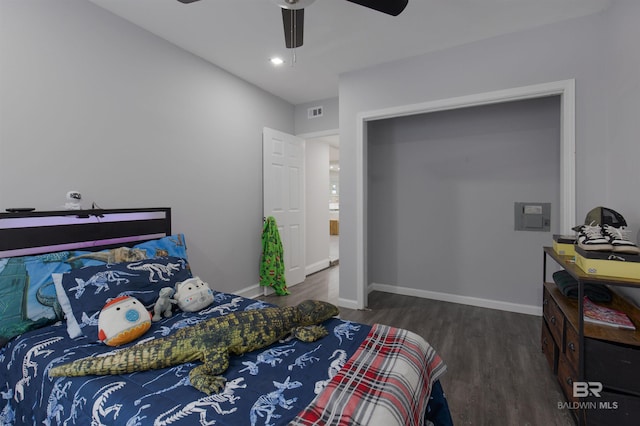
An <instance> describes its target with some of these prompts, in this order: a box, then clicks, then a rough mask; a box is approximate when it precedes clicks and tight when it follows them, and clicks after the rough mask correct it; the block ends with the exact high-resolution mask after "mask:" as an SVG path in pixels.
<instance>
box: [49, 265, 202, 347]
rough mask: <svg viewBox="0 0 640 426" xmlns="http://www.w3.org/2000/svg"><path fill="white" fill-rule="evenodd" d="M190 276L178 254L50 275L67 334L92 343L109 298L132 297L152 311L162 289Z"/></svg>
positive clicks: (96, 336) (95, 338) (96, 339)
mask: <svg viewBox="0 0 640 426" xmlns="http://www.w3.org/2000/svg"><path fill="white" fill-rule="evenodd" d="M189 278H191V269H190V268H189V264H188V263H187V260H186V259H183V258H179V257H165V258H157V259H145V260H141V261H137V262H123V263H113V264H107V265H98V266H88V267H85V268H80V269H74V270H72V271H69V272H65V273H64V274H54V275H53V281H54V283H55V286H56V292H57V294H58V301H59V302H60V305H61V306H62V309H63V311H64V314H65V316H66V318H67V332H68V333H69V337H71V338H76V337H80V336H83V335H84V336H86V337H88V338H89V340H90V341H92V342H93V341H98V340H99V339H98V316H99V314H100V311H101V310H102V308H103V307H104V305H105V304H106V303H107V302H108V301H110V300H112V299H115V298H116V297H120V296H133V297H135V298H136V299H138V300H140V302H141V303H142V304H143V305H144V306H145V307H146V308H147V309H148V310H152V309H153V305H154V303H155V302H156V300H157V299H158V293H159V291H160V289H161V288H163V287H175V284H176V283H178V282H182V281H184V280H186V279H189Z"/></svg>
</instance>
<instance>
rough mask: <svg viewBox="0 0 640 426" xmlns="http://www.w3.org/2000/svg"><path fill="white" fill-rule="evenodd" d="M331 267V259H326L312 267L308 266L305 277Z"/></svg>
mask: <svg viewBox="0 0 640 426" xmlns="http://www.w3.org/2000/svg"><path fill="white" fill-rule="evenodd" d="M329 265H330V261H329V258H328V257H327V258H326V259H322V260H321V261H319V262H315V263H313V264H311V265H307V267H306V268H305V269H304V273H305V275H311V274H315V273H316V272H318V271H322V270H323V269H327V268H328V267H329Z"/></svg>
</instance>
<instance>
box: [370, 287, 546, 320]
mask: <svg viewBox="0 0 640 426" xmlns="http://www.w3.org/2000/svg"><path fill="white" fill-rule="evenodd" d="M372 291H382V292H385V293H392V294H401V295H403V296H414V297H420V298H423V299H433V300H440V301H442V302H451V303H460V304H462V305H470V306H478V307H480V308H488V309H497V310H500V311H507V312H516V313H519V314H527V315H537V316H542V308H541V307H540V306H531V305H522V304H520V303H511V302H503V301H500V300H491V299H482V298H479V297H471V296H461V295H459V294H449V293H440V292H437V291H429V290H419V289H415V288H408V287H398V286H394V285H388V284H380V283H371V285H370V286H369V292H372Z"/></svg>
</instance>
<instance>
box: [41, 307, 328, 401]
mask: <svg viewBox="0 0 640 426" xmlns="http://www.w3.org/2000/svg"><path fill="white" fill-rule="evenodd" d="M336 315H338V308H337V307H336V306H334V305H332V304H330V303H326V302H320V301H314V300H306V301H304V302H302V303H300V304H299V305H297V306H288V307H282V308H263V309H256V310H250V311H243V312H232V313H230V314H228V315H225V316H221V317H217V318H211V319H209V320H207V321H203V322H201V323H199V324H196V325H194V326H191V327H186V328H183V329H180V330H178V331H176V332H175V333H174V334H172V335H170V336H167V337H162V338H159V339H155V340H152V341H149V342H144V343H140V344H138V345H135V346H131V347H129V348H126V349H122V350H120V351H118V352H116V353H112V354H107V355H105V356H99V357H87V358H83V359H79V360H77V361H73V362H71V363H68V364H63V365H60V366H57V367H54V368H52V369H51V370H50V371H49V376H51V377H60V376H87V375H108V374H125V373H133V372H135V371H147V370H154V369H158V368H166V367H172V366H175V365H179V364H183V363H186V362H194V361H202V362H203V364H202V365H198V366H196V367H194V368H193V369H192V370H191V372H190V373H189V379H190V380H191V384H192V385H193V386H194V387H195V388H196V389H198V390H200V391H202V392H204V393H206V394H211V393H217V392H219V391H220V390H221V389H222V388H223V387H224V384H225V381H226V379H225V378H224V377H222V376H220V374H222V373H224V372H225V371H226V370H227V368H228V367H229V355H230V354H234V355H241V354H244V353H247V352H251V351H254V350H257V349H261V348H264V347H266V346H269V345H271V344H272V343H275V342H277V341H278V340H280V339H282V338H284V337H285V336H287V335H288V334H290V333H291V334H292V335H293V336H294V337H296V338H298V339H300V340H302V341H305V342H313V341H315V340H318V339H320V338H321V337H324V336H326V335H327V334H328V333H327V330H326V329H325V328H324V327H322V326H319V325H316V324H320V323H322V322H324V321H326V320H328V319H329V318H331V317H334V316H336Z"/></svg>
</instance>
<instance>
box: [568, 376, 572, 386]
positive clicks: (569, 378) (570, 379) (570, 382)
mask: <svg viewBox="0 0 640 426" xmlns="http://www.w3.org/2000/svg"><path fill="white" fill-rule="evenodd" d="M567 384H568V385H569V386H573V379H572V378H571V377H567Z"/></svg>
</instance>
